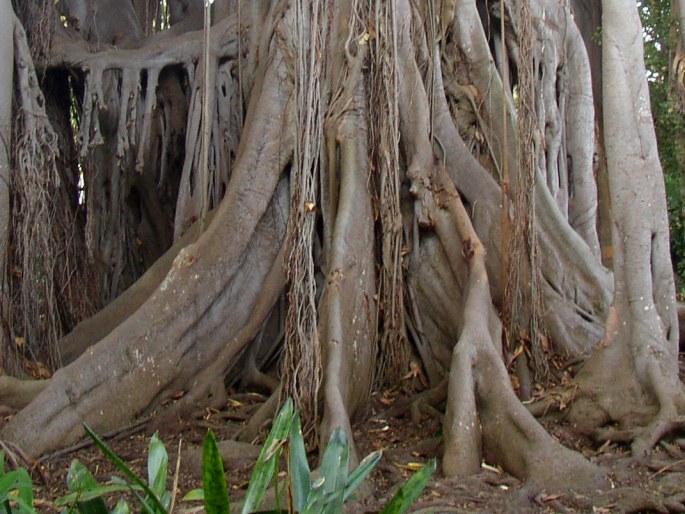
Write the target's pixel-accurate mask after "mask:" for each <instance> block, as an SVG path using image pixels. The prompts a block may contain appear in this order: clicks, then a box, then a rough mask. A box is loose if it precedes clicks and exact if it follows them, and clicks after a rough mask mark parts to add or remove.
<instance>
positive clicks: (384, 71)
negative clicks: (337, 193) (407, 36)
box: [368, 0, 409, 383]
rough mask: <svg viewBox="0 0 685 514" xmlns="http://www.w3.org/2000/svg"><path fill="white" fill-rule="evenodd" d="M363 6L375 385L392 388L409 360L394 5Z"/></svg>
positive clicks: (372, 1) (374, 3)
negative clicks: (376, 226)
mask: <svg viewBox="0 0 685 514" xmlns="http://www.w3.org/2000/svg"><path fill="white" fill-rule="evenodd" d="M368 5H369V9H370V13H371V14H372V16H370V17H369V18H370V19H373V20H374V21H375V27H374V28H373V29H374V32H375V37H374V39H373V40H372V41H371V42H370V43H371V48H370V57H371V59H370V61H371V63H370V79H369V80H368V98H369V105H370V106H373V108H372V111H371V112H370V113H369V116H370V120H369V121H370V123H369V146H370V149H371V152H372V162H373V163H374V165H375V166H376V170H375V171H376V173H375V177H376V188H377V194H378V196H379V202H378V203H379V208H380V232H381V234H380V248H381V269H380V281H379V286H380V287H379V309H380V315H381V318H380V319H381V320H382V323H383V326H382V327H381V336H380V359H379V362H378V366H379V369H378V380H379V381H386V382H388V383H394V382H396V381H397V380H399V379H400V378H401V376H402V373H403V370H404V369H405V368H406V365H407V359H408V356H409V343H408V340H407V334H406V325H405V318H404V300H403V299H404V280H403V270H402V212H401V210H400V186H401V181H400V157H399V139H400V128H399V119H400V116H399V85H398V76H397V55H398V53H397V15H396V12H395V2H379V1H377V0H370V1H369V4H368Z"/></svg>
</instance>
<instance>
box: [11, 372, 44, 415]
mask: <svg viewBox="0 0 685 514" xmlns="http://www.w3.org/2000/svg"><path fill="white" fill-rule="evenodd" d="M49 383H50V381H49V380H20V379H18V378H14V377H8V376H0V405H5V406H7V407H9V408H11V409H17V410H18V409H22V408H24V407H25V406H27V405H28V404H29V403H31V401H33V399H34V398H35V397H36V396H38V394H40V392H41V391H42V390H43V389H45V388H46V387H47V385H48V384H49Z"/></svg>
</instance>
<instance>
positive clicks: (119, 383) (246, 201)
mask: <svg viewBox="0 0 685 514" xmlns="http://www.w3.org/2000/svg"><path fill="white" fill-rule="evenodd" d="M279 55H280V53H279V50H278V46H277V45H274V58H273V59H272V60H270V61H269V63H268V66H265V68H264V70H265V77H266V78H265V81H266V82H268V87H265V88H264V89H263V91H264V95H261V96H260V97H259V98H256V97H255V99H254V100H253V102H251V103H250V111H259V112H260V117H261V119H269V120H279V121H278V122H273V123H271V124H270V125H269V126H268V127H266V128H264V127H263V126H261V125H260V126H258V127H257V126H255V124H254V122H252V121H248V125H247V127H246V134H249V136H248V137H247V141H248V143H247V144H245V145H243V146H242V148H243V152H242V153H241V155H240V158H239V161H238V162H237V163H236V168H235V169H234V171H233V177H232V180H231V188H229V190H228V191H227V193H226V198H225V201H224V203H223V204H222V205H221V207H220V208H219V210H218V212H217V215H216V217H215V219H214V220H213V222H212V224H211V225H210V226H209V227H208V229H207V231H206V232H205V233H204V234H203V235H202V237H200V239H199V240H198V242H197V243H195V244H193V245H190V246H189V247H186V248H184V249H183V250H182V251H181V252H179V254H178V256H177V257H176V259H175V260H174V263H173V265H172V269H171V271H170V272H169V274H168V275H167V276H166V278H165V280H164V281H163V282H162V284H161V285H160V286H159V288H158V289H157V290H156V291H155V293H153V295H152V296H151V297H150V298H148V300H147V301H146V302H145V303H144V304H143V306H141V307H140V308H139V309H138V310H137V311H136V312H135V314H134V315H133V316H132V317H130V318H129V319H128V321H127V323H124V324H123V325H119V326H118V327H117V329H115V330H114V331H112V332H111V333H110V334H109V335H108V336H106V337H105V338H103V339H102V340H101V342H100V343H98V344H97V345H95V346H94V347H93V349H92V351H91V352H88V354H84V355H82V356H81V357H80V358H79V359H78V360H77V361H75V362H74V363H72V364H71V365H70V366H68V367H66V368H63V369H62V370H60V371H58V372H57V373H56V374H55V376H54V377H53V379H52V381H51V387H49V388H47V389H46V390H45V391H44V392H43V393H42V395H39V397H38V398H36V400H34V401H33V402H32V403H31V404H30V405H29V406H28V407H27V408H25V409H23V410H22V411H21V413H20V414H19V415H17V416H16V417H15V418H14V419H13V420H12V421H11V422H10V423H9V424H8V425H6V426H5V427H4V431H3V433H4V434H5V436H7V437H8V438H9V439H10V440H13V441H15V442H16V443H17V444H19V445H20V446H24V447H26V448H28V449H29V451H30V452H31V454H32V455H39V454H42V453H45V452H47V451H50V450H51V449H54V448H56V447H58V446H61V445H64V444H65V443H67V442H69V441H73V440H74V439H76V438H78V437H79V436H80V434H82V428H81V422H82V421H87V422H88V423H89V424H90V425H91V426H93V427H94V428H95V429H98V430H107V429H108V428H110V427H112V426H118V425H121V424H122V423H125V422H126V420H130V419H132V418H133V417H134V416H136V415H138V414H140V413H141V412H143V411H145V410H146V409H148V408H150V407H152V406H154V405H155V403H157V402H158V401H159V400H160V399H162V398H164V397H165V396H166V395H168V394H170V393H171V392H173V391H178V390H180V389H185V388H187V387H189V386H190V385H192V384H193V382H194V378H195V376H196V375H197V374H198V373H199V372H200V371H201V370H202V369H204V368H206V366H207V364H209V363H211V362H212V361H213V359H214V357H215V356H216V355H217V354H218V352H219V350H220V349H221V348H223V346H224V344H225V341H226V339H227V338H229V337H230V334H235V333H237V332H238V331H239V330H240V328H241V327H243V326H245V325H246V323H247V322H248V320H249V318H250V314H251V312H252V309H253V307H254V306H255V305H256V303H257V302H258V299H259V298H260V296H261V294H260V291H259V288H260V285H261V284H262V283H264V280H265V277H266V276H267V275H268V273H269V270H270V268H272V265H273V262H274V260H275V258H276V255H277V253H278V249H279V248H280V247H281V244H280V243H281V242H282V238H283V236H284V231H285V219H286V217H287V201H286V196H287V194H286V193H287V191H286V189H287V188H286V184H285V182H281V186H280V187H278V184H279V179H280V175H281V172H282V170H283V168H284V166H285V164H286V163H287V161H288V160H289V158H290V156H291V154H292V139H291V138H290V137H286V139H285V141H284V140H283V139H282V137H281V136H283V135H284V134H290V132H289V129H288V128H287V127H288V122H289V119H290V115H291V108H292V103H291V101H290V93H291V91H292V82H290V81H289V80H288V74H287V71H286V69H285V66H284V63H283V59H282V58H279ZM252 119H254V113H253V114H252V117H250V113H248V120H252ZM254 169H260V173H259V174H255V173H253V170H254ZM245 191H251V192H252V193H253V194H254V195H255V196H254V197H253V196H252V195H249V197H245V196H243V194H244V192H245ZM284 202H286V205H284V204H283V203H284ZM274 243H278V244H274ZM257 255H258V256H259V258H256V257H255V256H257ZM246 261H247V262H250V263H251V265H250V266H245V267H242V268H241V264H242V263H243V262H246ZM276 296H277V295H276ZM227 313H228V315H227ZM152 343H154V345H152ZM105 355H106V356H107V357H105ZM103 362H110V363H111V365H112V367H111V368H110V369H109V374H107V375H105V374H104V373H103V370H102V366H103V364H102V363H103ZM77 377H78V378H77ZM108 377H110V378H109V379H108ZM112 377H116V378H112ZM112 396H115V397H117V401H116V402H113V401H112V400H111V398H112ZM27 424H28V425H31V426H41V427H46V428H47V429H46V430H45V431H43V432H38V431H28V432H27V431H26V430H24V428H23V427H25V426H27Z"/></svg>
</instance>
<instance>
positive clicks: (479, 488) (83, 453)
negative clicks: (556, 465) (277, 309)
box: [5, 354, 685, 514]
mask: <svg viewBox="0 0 685 514" xmlns="http://www.w3.org/2000/svg"><path fill="white" fill-rule="evenodd" d="M684 357H685V356H684V355H683V354H681V370H682V369H683V368H685V366H684V365H683V361H684V360H685V359H684ZM681 378H682V375H681ZM417 388H420V385H419V383H418V380H417V379H416V378H414V379H408V380H406V381H405V384H404V385H403V387H402V388H401V389H398V390H388V391H381V392H377V393H374V394H373V395H372V397H371V398H370V400H369V402H368V406H367V409H366V410H367V412H364V413H362V414H361V415H360V416H359V419H360V420H363V421H359V422H357V423H356V424H354V425H353V432H354V438H355V444H356V448H357V451H358V454H359V456H360V458H361V457H363V456H365V455H367V454H369V453H371V452H372V451H375V450H383V457H382V459H381V461H380V463H379V465H378V466H377V467H376V469H375V470H374V471H373V473H372V474H371V476H370V478H369V479H367V482H368V483H367V486H366V489H365V491H366V494H365V495H364V498H363V499H360V500H356V501H352V502H348V503H347V504H346V508H345V510H346V512H350V513H355V514H357V513H358V514H363V513H374V512H378V511H380V510H381V508H382V506H383V505H385V504H386V503H387V501H388V500H389V499H390V498H391V497H392V496H393V494H394V493H395V491H396V489H397V488H398V487H399V485H400V484H401V483H404V482H405V481H406V480H407V478H408V477H409V476H411V474H412V473H414V472H415V470H416V469H418V468H419V467H420V466H421V465H422V464H424V463H425V462H427V461H428V460H429V459H430V458H432V457H435V456H438V455H439V453H440V448H439V440H440V434H441V420H440V418H439V414H438V413H437V411H436V412H435V413H434V414H433V415H424V416H423V418H422V420H421V423H419V424H416V423H413V422H412V420H411V416H410V415H409V413H408V412H406V410H405V412H404V413H402V414H400V415H397V412H398V411H399V410H402V409H399V408H398V406H399V405H401V404H402V403H403V402H405V400H406V398H408V397H409V394H410V393H411V392H413V391H415V390H416V389H417ZM265 400H266V396H264V395H261V394H259V393H235V394H233V395H232V396H231V397H230V400H229V402H228V403H227V404H226V406H225V408H223V409H221V410H219V411H204V412H198V413H196V415H195V416H193V417H191V418H190V419H188V420H184V421H181V420H179V421H177V422H174V423H172V424H170V425H167V426H164V427H162V428H161V429H159V435H160V438H161V439H162V440H163V442H164V443H165V445H166V448H167V451H168V453H169V469H170V472H169V476H170V479H169V483H168V484H169V488H171V483H172V482H171V481H172V477H173V475H174V469H175V467H176V461H177V454H178V448H179V444H180V445H181V447H182V448H183V451H182V452H181V463H180V473H179V477H178V489H179V492H178V496H177V498H178V501H177V506H176V511H175V512H179V513H180V512H182V511H184V510H187V509H190V508H192V507H195V506H197V502H195V503H193V502H183V501H180V499H181V498H182V497H183V495H185V494H186V493H187V492H188V491H189V490H191V489H193V488H198V487H201V479H200V473H199V471H200V460H199V455H198V452H197V451H196V452H193V451H192V450H190V449H192V448H194V447H196V448H199V447H200V446H201V445H202V441H203V438H204V437H205V435H206V433H207V429H208V428H211V429H212V430H213V431H214V432H215V434H216V436H217V439H218V440H222V439H230V438H232V437H234V436H235V434H236V433H237V432H238V431H239V430H240V428H241V426H242V421H241V420H244V419H246V418H247V417H249V415H250V414H251V413H252V412H254V411H255V410H256V409H257V408H258V407H259V406H260V405H261V404H262V403H263V402H264V401H265ZM405 403H406V402H405ZM7 419H8V418H5V421H6V420H7ZM545 426H546V428H547V429H548V430H549V431H550V432H551V433H552V434H553V435H554V436H555V437H556V438H558V439H559V440H560V441H561V442H562V443H563V444H565V445H566V446H568V447H571V448H574V449H576V450H578V451H580V452H582V453H583V454H584V455H585V456H586V457H587V458H589V459H590V460H592V461H594V462H596V463H598V464H600V465H601V466H604V467H605V468H606V469H607V471H608V478H609V485H607V487H606V488H604V489H603V490H595V491H583V492H571V491H567V492H564V493H562V494H558V493H557V494H548V493H547V492H545V491H540V490H538V489H534V488H532V487H530V486H526V485H524V484H522V483H521V482H520V481H518V480H516V479H515V478H513V477H511V476H510V475H508V474H507V473H504V472H502V471H501V470H499V469H497V468H494V467H490V466H487V465H484V466H483V468H482V472H481V473H480V474H478V475H475V476H471V477H468V478H461V479H445V478H444V477H442V476H441V474H440V471H439V468H438V471H437V472H436V474H435V475H434V476H433V478H432V479H431V481H430V482H429V484H428V486H427V487H426V490H425V491H424V493H423V494H422V496H421V497H420V499H419V501H418V502H417V503H416V504H415V505H414V506H413V507H412V508H411V509H410V511H409V512H414V513H417V512H422V513H429V512H430V513H441V512H457V513H461V512H464V513H465V512H469V513H472V512H503V513H504V512H506V513H519V512H534V513H547V512H550V513H551V512H600V513H613V512H683V511H685V505H684V503H683V502H685V439H682V440H673V441H665V442H662V443H661V444H660V445H659V446H658V447H657V448H656V449H655V450H654V451H653V452H652V453H651V454H650V455H648V456H647V457H644V458H642V459H639V460H634V459H629V458H628V448H627V447H625V446H621V445H616V444H608V445H603V446H602V447H600V448H597V447H596V445H593V444H592V443H591V441H589V440H587V439H583V438H579V437H577V436H575V435H573V434H572V431H571V430H570V427H568V426H566V425H564V423H563V422H559V421H555V422H549V423H547V422H545ZM149 431H150V429H149V428H148V427H146V426H145V425H142V426H140V427H138V428H137V429H136V430H133V431H128V432H125V433H124V432H122V433H120V434H118V435H116V436H114V437H111V438H110V439H108V444H109V445H110V447H111V448H112V449H113V450H114V451H115V453H117V454H118V455H119V456H120V457H121V458H122V459H123V460H124V461H125V462H126V463H127V464H128V465H129V466H130V467H131V468H132V469H133V470H134V471H136V472H137V473H138V475H139V476H141V477H144V478H145V479H146V478H147V468H146V464H147V450H148V445H149V440H150V435H151V434H150V433H149ZM263 435H266V429H265V431H264V434H263ZM262 442H263V438H262V439H260V440H256V441H254V444H255V453H256V452H258V450H259V446H258V445H259V444H260V443H262ZM679 443H680V444H679ZM252 453H253V452H242V454H241V457H240V458H238V459H237V460H234V461H232V462H230V463H229V464H228V466H227V469H226V477H227V480H228V484H229V493H230V495H231V500H232V501H236V500H239V499H240V498H241V496H243V495H244V494H245V491H246V489H247V483H248V482H249V479H250V474H251V470H252V467H253V465H254V461H255V458H254V455H253V454H252ZM191 454H193V455H191ZM314 458H315V455H311V460H312V462H311V464H315V463H314V462H313V459H314ZM73 459H78V460H80V461H81V462H82V463H84V464H85V465H86V466H87V467H88V468H89V469H90V470H91V471H92V472H93V474H94V475H95V476H96V478H97V479H98V480H99V481H100V482H101V483H104V482H106V481H107V480H109V479H110V477H111V476H112V475H118V476H121V473H118V472H117V470H116V469H115V468H114V466H113V465H112V464H111V463H110V462H109V461H108V460H107V459H106V458H105V457H104V456H103V454H102V453H101V452H100V451H99V450H97V449H96V448H95V447H93V446H87V447H81V448H78V449H76V448H72V449H70V450H69V451H67V452H61V453H59V454H55V455H53V456H50V457H48V458H47V459H44V460H42V461H40V462H39V464H38V465H36V466H34V469H33V471H32V477H33V481H34V483H35V484H36V487H37V488H36V490H35V497H36V498H37V500H38V501H37V506H38V507H39V510H40V511H42V512H59V511H60V510H64V509H57V508H56V507H55V505H54V500H55V499H57V498H59V497H60V496H62V495H64V494H66V492H67V488H66V475H67V471H68V469H69V465H70V463H71V461H72V460H73ZM39 468H40V469H39ZM116 496H117V495H114V496H113V497H112V498H111V500H112V505H113V503H114V501H115V499H116ZM133 505H134V503H132V507H133ZM133 510H134V511H137V510H138V509H137V508H135V507H134V508H133Z"/></svg>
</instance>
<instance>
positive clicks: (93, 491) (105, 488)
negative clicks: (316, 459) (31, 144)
mask: <svg viewBox="0 0 685 514" xmlns="http://www.w3.org/2000/svg"><path fill="white" fill-rule="evenodd" d="M86 432H87V433H88V435H89V436H90V437H91V439H92V440H93V441H94V442H95V444H96V446H97V447H98V448H99V449H100V450H101V451H102V452H103V453H104V454H105V456H106V457H107V458H108V459H109V460H110V461H111V462H112V463H113V464H114V465H115V466H116V467H117V469H119V471H120V472H121V473H122V474H123V475H124V477H125V478H124V479H122V478H118V477H112V479H111V480H110V481H109V482H108V483H106V484H99V483H98V482H97V480H96V479H95V477H93V475H92V473H91V472H90V471H89V470H88V469H87V468H86V467H85V466H84V465H83V464H82V463H80V462H79V461H78V460H74V461H73V462H72V464H71V467H70V469H69V473H68V475H67V486H68V488H69V491H70V492H69V494H67V495H66V496H63V497H62V498H60V499H59V500H57V502H56V506H57V507H67V508H68V509H69V510H68V512H73V511H78V513H79V514H109V510H108V508H107V504H106V503H105V500H104V498H105V497H106V496H108V495H110V494H113V493H123V492H129V493H131V494H133V496H134V497H135V499H136V501H137V502H138V505H139V507H140V509H141V511H142V512H145V513H147V514H170V512H171V505H172V503H173V493H172V492H170V491H167V490H166V481H167V480H166V478H167V467H168V456H167V452H166V449H165V447H164V444H163V443H162V442H161V441H160V439H159V438H158V437H157V435H156V434H155V435H154V436H152V440H151V441H150V449H149V453H148V463H147V465H148V477H147V482H145V481H143V480H142V479H141V478H140V477H138V476H137V475H136V474H135V473H134V472H133V471H132V470H131V469H130V468H129V467H128V466H127V465H126V463H124V462H123V461H122V460H121V458H119V457H118V456H117V455H116V454H115V453H114V452H113V451H112V450H111V449H110V448H109V447H108V446H107V445H106V444H105V443H104V442H103V441H102V440H101V439H100V438H99V437H98V436H97V434H95V433H94V432H93V431H92V430H91V429H90V428H88V427H86ZM380 459H381V452H373V453H371V454H370V455H368V456H367V457H366V458H365V459H364V460H362V462H361V463H360V464H359V466H357V467H356V468H355V469H353V470H351V471H350V470H349V464H350V445H349V442H348V440H347V436H346V435H345V432H344V431H343V430H341V429H338V430H336V431H335V432H333V434H332V435H331V438H330V440H329V442H328V445H327V446H326V449H325V451H324V454H323V458H322V460H321V467H320V468H319V469H318V477H317V478H315V479H313V478H312V475H313V474H316V473H312V471H311V470H310V468H309V463H308V462H307V452H306V449H305V445H304V440H303V437H302V426H301V422H300V416H299V413H298V412H297V411H296V410H295V409H294V408H293V403H292V401H291V400H290V399H288V400H287V401H286V402H285V404H284V405H283V407H282V409H281V410H280V412H279V413H278V415H277V416H276V419H275V420H274V423H273V426H272V428H271V432H270V433H269V436H268V437H267V439H266V441H265V443H264V446H263V447H262V450H261V452H260V454H259V458H258V459H257V464H256V465H255V467H254V470H253V472H252V477H251V479H250V483H249V485H248V488H247V492H246V494H245V498H244V500H243V503H242V508H241V513H242V514H252V513H257V512H263V513H267V512H273V513H300V514H337V513H341V512H343V504H344V503H345V501H347V500H348V499H349V498H350V497H351V496H352V494H353V493H354V492H355V491H356V490H357V488H358V487H359V486H360V485H361V484H362V482H363V481H364V479H365V478H366V477H367V476H368V475H369V473H371V471H372V470H373V468H374V467H375V466H376V464H378V462H379V460H380ZM282 464H285V467H286V469H287V472H286V474H285V478H284V479H283V480H279V478H282V477H281V475H280V470H281V465H282ZM435 468H436V462H435V459H433V460H432V461H430V462H429V463H428V464H426V465H425V466H424V467H423V468H422V469H421V470H420V471H418V472H417V473H416V474H415V475H414V476H412V477H411V478H410V479H409V480H408V481H407V482H406V483H405V484H404V485H403V486H402V487H400V488H399V489H398V491H397V493H396V494H395V496H394V498H393V499H392V500H391V501H390V502H389V503H388V504H387V505H386V506H385V508H384V509H383V510H382V511H381V514H401V513H402V512H405V511H406V510H407V509H408V508H409V507H410V506H411V505H412V504H413V503H414V502H415V501H416V499H417V498H418V497H419V495H420V494H421V491H423V489H424V488H425V486H426V484H427V483H428V480H429V479H430V477H431V476H432V475H433V473H434V471H435ZM24 473H25V471H24ZM26 476H27V477H28V475H26ZM270 487H273V488H274V491H275V497H276V508H275V510H269V511H259V510H257V509H259V507H260V505H261V504H262V503H263V501H264V498H265V496H266V493H267V491H268V490H269V488H270ZM1 493H2V490H1V489H0V494H1ZM28 493H30V494H31V495H32V488H31V486H30V479H29V489H28ZM1 498H2V497H1V496H0V499H1ZM32 498H33V497H32V496H31V497H30V498H28V497H26V499H25V500H21V501H22V502H25V503H26V504H27V505H32V501H33V499H32ZM29 499H30V501H28V500H29ZM183 500H184V501H202V502H203V506H204V510H205V512H206V513H207V514H230V512H231V503H230V498H229V494H228V487H227V485H226V477H225V475H224V468H223V463H222V461H221V454H220V453H219V449H218V446H217V443H216V439H215V437H214V434H213V433H212V431H211V430H210V431H208V433H207V436H206V437H205V441H204V445H203V451H202V489H196V490H193V491H190V492H189V493H188V494H187V495H186V496H185V497H184V498H183ZM16 503H17V504H19V505H21V504H20V503H19V502H18V501H16ZM185 510H186V512H194V511H196V510H197V509H190V510H188V509H185ZM10 512H21V513H27V514H33V512H34V511H32V510H31V511H17V510H15V511H6V514H10ZM129 512H131V509H130V507H129V504H128V502H127V501H126V500H125V499H123V498H122V499H120V500H119V502H118V503H117V504H116V506H115V507H114V510H112V513H113V514H128V513H129ZM0 514H3V513H2V511H0Z"/></svg>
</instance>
